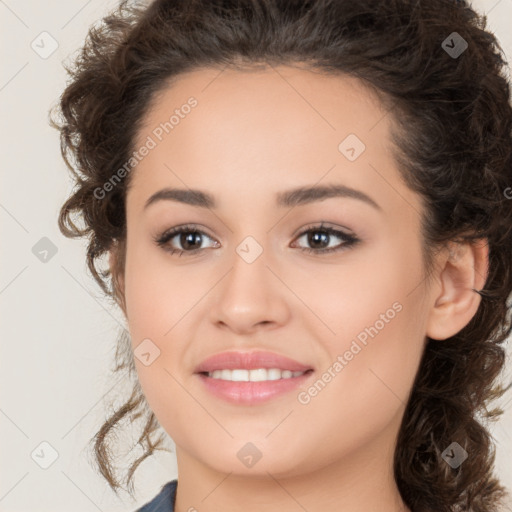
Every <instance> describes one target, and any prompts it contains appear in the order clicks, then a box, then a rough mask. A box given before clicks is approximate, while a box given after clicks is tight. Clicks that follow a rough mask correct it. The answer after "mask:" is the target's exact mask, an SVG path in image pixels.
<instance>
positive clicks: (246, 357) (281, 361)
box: [195, 351, 313, 373]
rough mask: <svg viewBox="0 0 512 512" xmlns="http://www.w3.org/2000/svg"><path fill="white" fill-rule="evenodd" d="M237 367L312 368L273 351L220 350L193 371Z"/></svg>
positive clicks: (292, 369) (303, 370) (301, 369)
mask: <svg viewBox="0 0 512 512" xmlns="http://www.w3.org/2000/svg"><path fill="white" fill-rule="evenodd" d="M237 368H239V369H245V370H253V369H256V368H267V369H269V368H279V369H281V370H290V371H292V372H299V371H300V372H305V371H307V370H312V369H313V368H312V367H311V366H307V365H304V364H301V363H299V362H298V361H295V360H294V359H290V358H289V357H285V356H282V355H280V354H276V353H274V352H265V351H255V352H221V353H220V354H215V355H213V356H211V357H208V358H207V359H205V360H204V361H203V362H202V363H201V364H199V365H198V366H197V367H196V369H195V373H202V372H213V371H215V370H224V369H227V370H235V369H237Z"/></svg>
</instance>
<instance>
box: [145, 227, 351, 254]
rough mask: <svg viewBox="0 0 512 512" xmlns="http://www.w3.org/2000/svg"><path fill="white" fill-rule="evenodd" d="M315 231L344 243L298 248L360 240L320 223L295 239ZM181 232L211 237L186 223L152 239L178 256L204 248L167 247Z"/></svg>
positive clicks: (323, 251) (345, 245) (322, 251)
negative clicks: (341, 240) (189, 249)
mask: <svg viewBox="0 0 512 512" xmlns="http://www.w3.org/2000/svg"><path fill="white" fill-rule="evenodd" d="M311 232H313V233H315V232H322V233H325V234H328V235H331V236H332V235H334V236H336V237H338V238H341V239H343V240H344V243H343V244H341V245H339V246H338V247H334V248H333V247H331V248H330V249H310V248H308V247H302V248H300V250H301V251H304V252H307V253H313V254H326V253H333V252H338V251H343V250H345V249H350V248H352V247H354V246H355V245H356V244H357V243H358V242H359V241H360V240H359V238H357V237H355V236H354V235H349V234H348V233H344V232H343V231H339V230H337V229H333V228H330V227H325V226H324V224H323V223H322V224H320V225H319V226H313V227H309V228H308V229H306V230H304V231H302V232H301V233H300V234H299V235H297V239H299V238H301V237H303V236H304V235H306V234H308V233H311ZM182 233H199V234H200V235H206V236H207V237H208V238H211V237H210V236H208V234H206V233H205V232H204V231H202V230H200V229H198V228H197V226H195V225H194V224H188V225H185V226H180V227H176V228H172V229H169V230H167V231H165V232H163V233H162V234H161V235H157V236H156V237H155V238H154V240H155V242H156V244H157V245H158V246H160V247H162V248H163V249H164V250H165V251H167V252H168V253H170V254H171V255H173V254H178V256H182V255H183V254H185V253H188V254H187V255H189V256H191V255H193V254H196V253H197V252H199V251H202V250H204V249H200V248H199V249H193V250H191V251H184V250H181V249H172V248H169V247H168V243H169V241H170V240H172V239H173V238H174V237H175V236H176V235H180V234H182Z"/></svg>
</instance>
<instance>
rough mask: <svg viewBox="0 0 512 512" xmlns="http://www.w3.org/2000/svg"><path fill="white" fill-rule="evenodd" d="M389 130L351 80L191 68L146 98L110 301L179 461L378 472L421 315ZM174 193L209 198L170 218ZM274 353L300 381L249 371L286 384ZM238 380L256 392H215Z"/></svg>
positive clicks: (422, 284) (230, 388) (408, 378)
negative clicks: (121, 263)
mask: <svg viewBox="0 0 512 512" xmlns="http://www.w3.org/2000/svg"><path fill="white" fill-rule="evenodd" d="M391 115H392V114H391V113H387V112H386V110H384V109H383V107H382V106H381V105H380V104H379V102H378V100H377V99H376V97H374V96H373V94H372V93H371V92H370V91H369V90H368V89H367V88H365V87H364V86H363V85H362V84H361V83H360V82H358V81H357V80H356V79H354V78H350V77H344V76H327V75H325V74H321V73H319V72H312V71H308V70H306V69H304V68H300V69H299V68H292V67H288V66H282V67H278V68H274V69H272V68H265V69H260V70H257V71H235V70H227V69H226V70H224V71H223V72H219V70H213V69H201V70H195V71H194V72H191V73H187V74H185V75H182V76H180V78H179V79H177V80H176V81H175V82H174V83H173V84H172V85H170V86H169V87H168V88H167V89H165V90H163V91H162V93H161V94H160V95H159V96H158V98H156V99H155V101H154V103H153V105H152V108H151V110H150V111H149V112H148V113H147V116H146V118H145V120H144V127H143V128H142V129H141V130H140V132H139V134H138V138H137V141H136V144H135V147H136V148H142V146H144V145H145V146H146V148H147V150H146V151H145V150H141V151H139V154H145V155H144V156H143V158H141V159H140V162H139V163H138V165H137V166H136V168H135V169H134V170H133V171H132V172H133V174H132V176H131V183H130V188H129V191H128V194H127V202H126V214H127V246H126V263H125V274H124V277H123V287H124V294H125V301H126V302H125V303H126V315H127V320H128V325H129V330H130V333H131V338H132V343H133V350H134V352H135V355H136V357H135V362H136V367H137V372H138V376H139V379H140V382H141V385H142V388H143V391H144V393H145V395H146V398H147V400H148V402H149V405H150V406H151V408H152V410H153V411H154V412H155V415H156V416H157V418H158V420H159V422H160V424H161V425H162V427H163V428H164V429H165V430H166V431H167V433H168V434H169V435H170V437H171V438H172V439H173V441H174V442H175V443H176V446H177V453H178V464H179V459H180V454H181V456H182V457H183V458H184V457H188V459H189V460H193V461H195V463H196V464H202V465H204V466H208V467H209V468H213V469H214V470H216V471H220V472H223V473H228V472H232V473H235V474H245V475H249V474H250V475H264V474H265V472H266V471H268V472H270V473H272V474H273V475H275V476H276V477H277V476H291V475H297V474H300V473H303V472H306V471H314V470H318V469H320V468H324V467H326V466H327V465H332V464H333V463H339V464H341V463H342V462H344V463H345V465H346V464H347V463H348V461H349V460H350V461H352V462H354V461H356V460H358V461H363V460H365V458H366V460H368V458H370V457H371V458H379V457H380V455H382V459H383V460H384V459H386V460H387V463H389V461H390V460H391V455H392V447H393V442H394V439H395V436H396V433H397V431H398V428H399V425H400V421H401V418H402V415H403V412H404V406H405V403H406V401H407V397H408V393H409V392H410V390H411V387H412V384H413V380H414V377H415V375H416V372H417V369H418V365H419V362H420V358H421V355H422V350H423V347H424V342H425V329H426V323H427V316H428V311H427V307H426V304H427V303H428V300H426V297H428V289H427V288H426V287H427V283H426V281H425V280H424V266H423V261H422V251H421V247H422V239H421V235H420V214H421V212H422V211H423V210H422V204H421V201H420V198H419V197H418V196H417V195H416V194H415V193H413V192H412V191H411V190H409V189H408V188H407V187H406V186H405V185H404V183H403V182H402V181H401V179H400V176H399V173H398V169H397V166H396V163H395V161H394V159H393V156H392V152H391V151H392V146H391V141H390V122H391V121H390V116H391ZM171 116H174V117H173V118H172V117H171ZM166 123H167V124H166ZM311 187H316V188H321V190H320V191H319V192H318V193H317V194H315V193H313V192H310V193H307V192H303V193H294V194H293V193H292V191H294V190H297V189H302V188H304V189H308V188H311ZM334 187H338V189H337V193H333V192H332V191H333V190H335V188H334ZM163 189H181V190H182V191H183V192H182V193H170V192H168V193H167V194H160V195H159V196H157V197H155V196H154V194H156V193H158V192H160V191H162V190H163ZM191 190H194V191H200V192H202V193H203V194H205V195H206V194H207V196H208V197H209V198H210V199H211V202H210V203H207V206H204V204H202V202H201V201H199V198H200V195H199V194H195V195H191V194H190V195H189V196H188V202H187V196H186V195H185V193H187V192H190V191H191ZM322 190H323V192H322ZM329 190H331V193H326V191H329ZM152 197H153V199H152V200H150V198H152ZM203 199H204V198H203ZM148 201H149V204H148V205H147V203H148ZM174 228H183V232H182V233H179V232H178V233H177V234H176V232H174V233H173V232H170V230H172V229H174ZM165 235H166V236H165ZM158 241H160V243H159V242H158ZM261 351H264V352H270V353H271V357H270V359H268V358H267V359H263V360H260V359H250V357H248V358H246V359H244V358H243V357H242V358H241V359H238V360H237V359H233V358H232V357H231V358H230V357H227V358H226V359H224V360H223V361H221V362H217V363H213V364H212V365H211V366H210V367H209V369H210V370H211V371H213V370H214V369H224V370H227V369H230V368H231V369H232V368H238V369H241V370H242V372H236V371H235V372H226V371H224V372H220V377H221V378H220V379H218V378H214V376H215V375H213V376H210V377H208V376H205V375H202V374H199V373H197V372H198V369H200V365H201V364H202V363H204V362H205V361H206V360H207V359H208V358H210V357H211V356H216V355H218V354H221V353H225V352H229V353H231V355H232V354H233V352H239V353H240V352H241V353H244V354H245V355H246V356H247V354H249V356H252V355H254V353H256V352H261ZM277 356H282V357H285V358H288V359H291V360H293V361H294V362H295V364H297V365H302V366H300V368H301V370H297V369H296V368H299V366H296V367H294V368H295V370H293V371H294V372H299V371H304V370H307V372H306V373H301V374H300V375H299V373H293V374H292V376H291V377H290V376H289V374H288V373H286V372H284V373H276V372H261V370H260V371H259V372H250V371H249V370H250V369H253V370H256V369H258V368H277V369H286V368H287V365H288V364H289V361H287V362H284V361H283V360H278V359H275V357H277ZM272 357H274V359H272ZM249 363H252V366H251V365H250V364H249ZM215 365H216V366H215ZM204 368H205V367H203V369H204ZM290 368H291V366H290ZM244 369H245V372H244V371H243V370H244ZM290 371H292V369H290ZM271 375H273V376H274V377H271ZM217 376H219V374H217ZM247 376H249V377H248V378H249V379H255V380H256V379H257V377H258V376H260V378H262V379H263V380H262V381H260V382H231V381H229V378H235V379H238V378H241V379H245V378H246V377H247ZM271 378H276V379H279V380H269V379H271ZM248 443H251V444H248ZM248 455H249V456H250V455H252V456H254V455H256V458H257V457H259V456H261V459H260V460H259V461H258V462H257V463H256V464H254V466H251V463H250V462H248V460H249V459H248V458H247V456H248ZM354 463H355V462H354Z"/></svg>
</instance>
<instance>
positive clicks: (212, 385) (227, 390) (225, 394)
mask: <svg viewBox="0 0 512 512" xmlns="http://www.w3.org/2000/svg"><path fill="white" fill-rule="evenodd" d="M312 374H313V372H307V373H303V374H302V375H300V376H299V377H291V378H289V379H277V380H266V381H260V382H247V381H242V382H234V381H230V380H222V379H214V378H212V377H208V376H206V375H203V374H197V375H198V376H199V378H200V379H201V381H202V382H203V383H204V385H205V387H206V389H207V390H208V391H209V392H210V393H212V394H213V395H215V396H217V397H219V398H222V399H224V400H226V401H228V402H231V403H234V404H239V405H242V404H243V405H252V404H259V403H262V402H266V401H267V400H270V399H272V398H275V397H277V396H280V395H283V394H285V393H289V392H290V391H293V390H294V389H296V388H298V387H299V386H300V385H302V384H304V382H305V381H306V380H307V379H309V377H310V376H311V375H312Z"/></svg>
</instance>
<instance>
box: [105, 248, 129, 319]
mask: <svg viewBox="0 0 512 512" xmlns="http://www.w3.org/2000/svg"><path fill="white" fill-rule="evenodd" d="M123 251H124V244H122V243H121V244H120V243H118V242H115V243H114V244H112V246H111V248H110V251H109V266H110V272H111V275H112V287H113V292H114V297H115V299H116V302H117V304H118V306H119V307H120V308H121V310H122V311H123V313H124V315H125V316H126V302H125V293H124V257H125V255H124V253H123Z"/></svg>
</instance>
